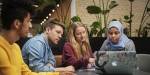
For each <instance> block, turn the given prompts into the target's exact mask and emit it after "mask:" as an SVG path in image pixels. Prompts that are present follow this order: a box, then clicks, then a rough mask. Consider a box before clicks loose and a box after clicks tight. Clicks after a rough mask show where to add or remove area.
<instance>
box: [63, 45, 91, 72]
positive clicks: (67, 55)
mask: <svg viewBox="0 0 150 75" xmlns="http://www.w3.org/2000/svg"><path fill="white" fill-rule="evenodd" d="M63 64H65V65H66V66H68V65H73V66H74V67H75V69H78V68H81V67H86V66H87V64H88V59H87V58H81V59H79V60H77V58H76V56H75V54H74V50H73V48H72V46H71V45H70V44H69V43H66V44H65V45H64V48H63Z"/></svg>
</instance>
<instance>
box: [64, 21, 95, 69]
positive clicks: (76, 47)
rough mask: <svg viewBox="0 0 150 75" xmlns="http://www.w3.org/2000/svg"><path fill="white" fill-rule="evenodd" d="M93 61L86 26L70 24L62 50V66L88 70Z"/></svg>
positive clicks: (77, 23) (76, 23) (78, 23)
mask: <svg viewBox="0 0 150 75" xmlns="http://www.w3.org/2000/svg"><path fill="white" fill-rule="evenodd" d="M94 61H95V59H94V58H93V55H92V50H91V47H90V44H89V38H88V32H87V28H86V26H85V25H84V24H83V23H81V22H74V23H72V24H71V27H70V28H69V31H68V35H67V42H66V43H65V45H64V48H63V56H62V64H63V65H64V66H68V65H73V66H74V67H75V69H80V68H90V67H91V66H92V64H93V63H94Z"/></svg>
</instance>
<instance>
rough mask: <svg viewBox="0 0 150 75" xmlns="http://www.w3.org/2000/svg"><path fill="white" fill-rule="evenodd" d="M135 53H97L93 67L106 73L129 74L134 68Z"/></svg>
mask: <svg viewBox="0 0 150 75" xmlns="http://www.w3.org/2000/svg"><path fill="white" fill-rule="evenodd" d="M135 61H136V52H135V51H98V52H97V53H96V62H95V65H96V67H97V68H99V69H100V70H102V71H103V72H107V73H129V72H130V73H131V72H132V69H133V68H135V67H136V63H135Z"/></svg>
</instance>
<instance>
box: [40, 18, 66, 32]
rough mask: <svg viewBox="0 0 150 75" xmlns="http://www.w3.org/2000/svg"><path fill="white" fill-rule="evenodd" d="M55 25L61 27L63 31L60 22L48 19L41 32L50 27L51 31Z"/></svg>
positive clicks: (62, 25) (62, 24)
mask: <svg viewBox="0 0 150 75" xmlns="http://www.w3.org/2000/svg"><path fill="white" fill-rule="evenodd" d="M56 25H57V26H60V27H62V28H63V29H65V27H64V23H62V22H60V21H59V20H57V19H56V18H51V19H48V20H47V21H46V22H45V23H44V24H43V30H44V31H45V30H46V28H47V27H50V28H51V29H53V28H54V27H55V26H56Z"/></svg>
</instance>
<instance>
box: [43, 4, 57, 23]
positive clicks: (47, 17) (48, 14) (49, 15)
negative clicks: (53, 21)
mask: <svg viewBox="0 0 150 75" xmlns="http://www.w3.org/2000/svg"><path fill="white" fill-rule="evenodd" d="M56 6H57V7H59V6H60V5H59V4H57V5H56ZM52 12H55V10H54V9H53V10H52ZM48 15H49V16H52V14H51V13H49V14H48ZM46 19H48V16H47V17H46ZM46 19H44V20H43V21H42V22H41V25H42V24H43V23H44V22H45V21H46Z"/></svg>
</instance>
